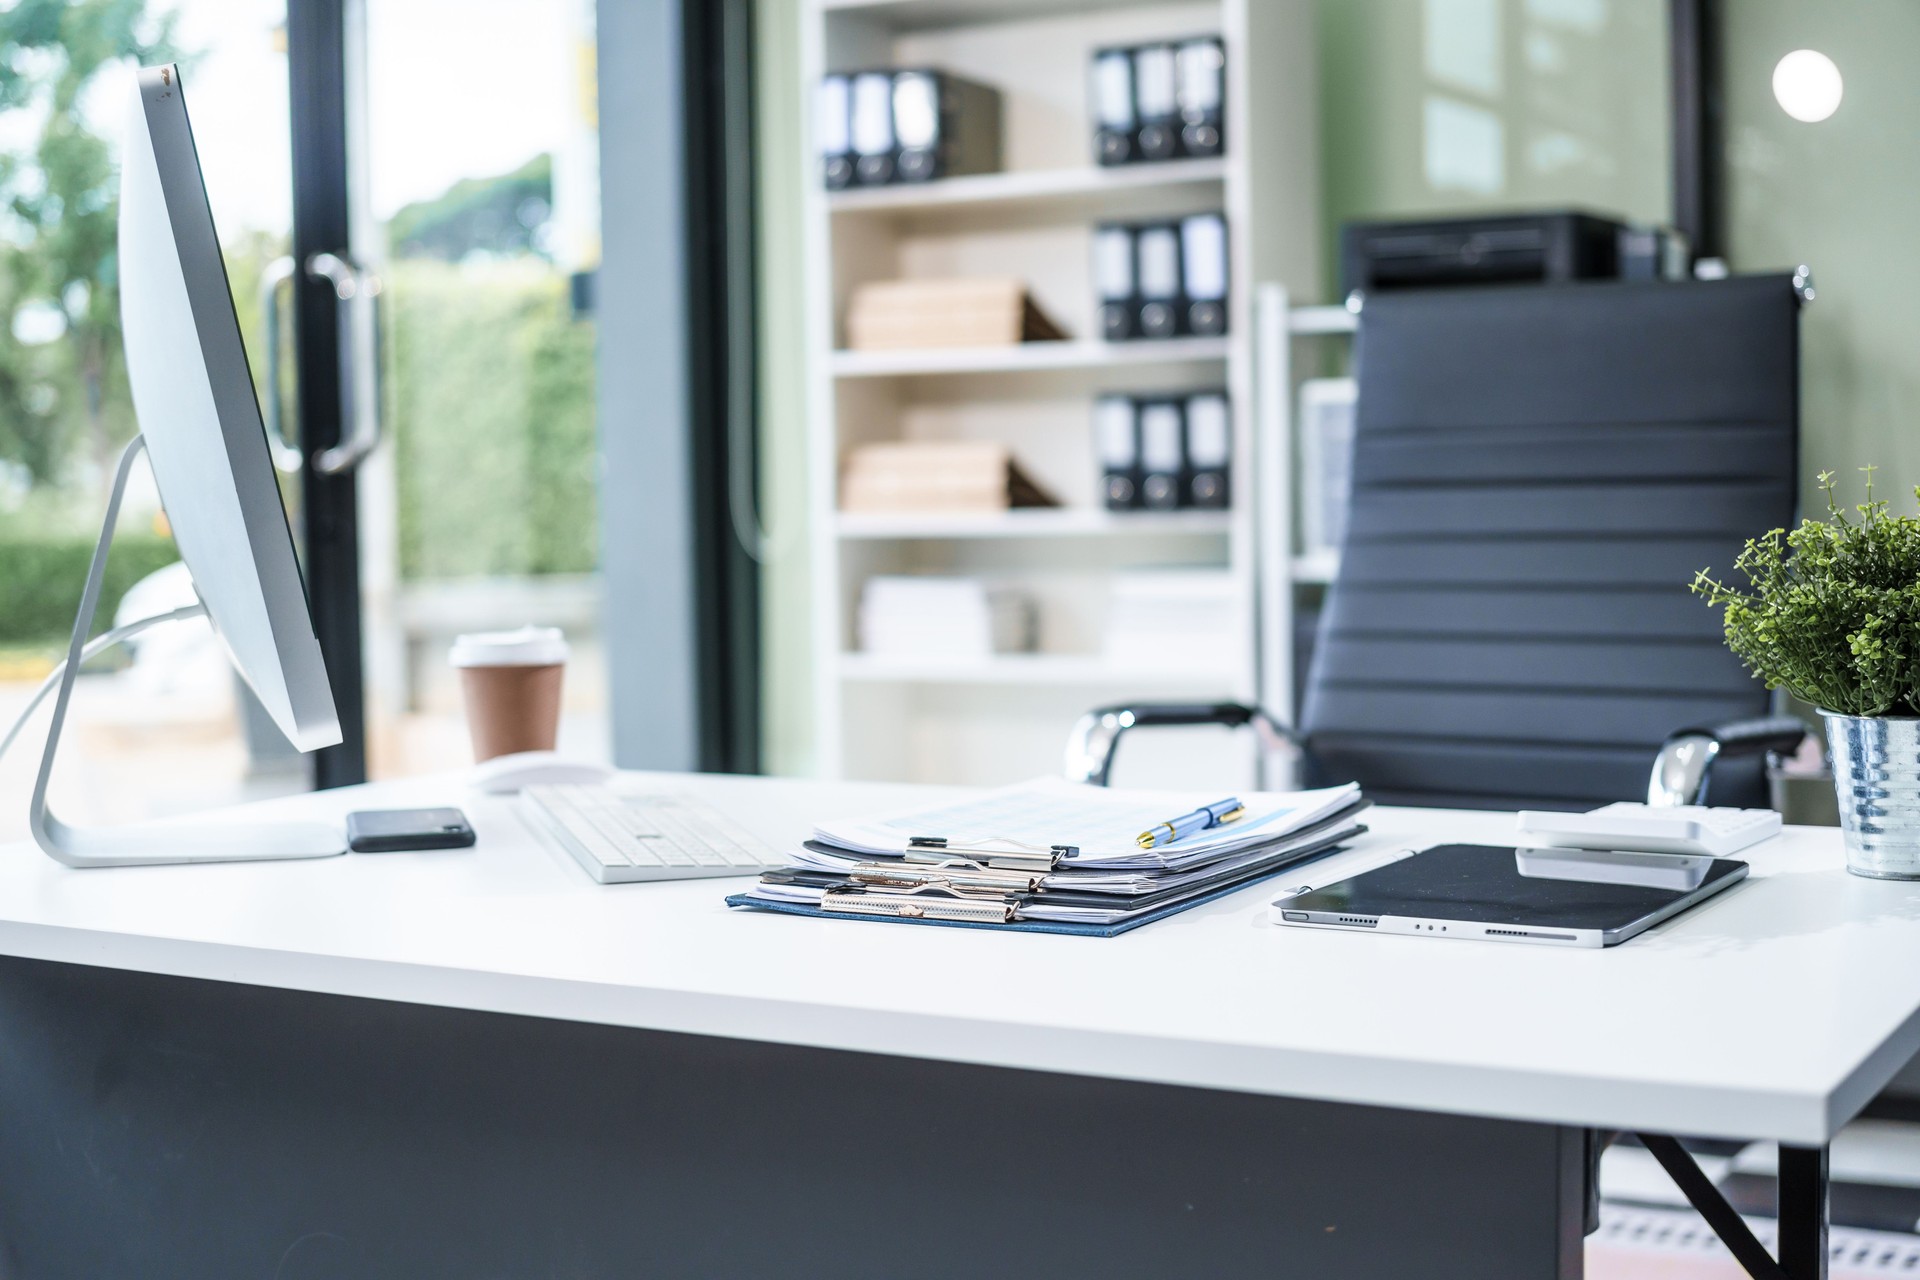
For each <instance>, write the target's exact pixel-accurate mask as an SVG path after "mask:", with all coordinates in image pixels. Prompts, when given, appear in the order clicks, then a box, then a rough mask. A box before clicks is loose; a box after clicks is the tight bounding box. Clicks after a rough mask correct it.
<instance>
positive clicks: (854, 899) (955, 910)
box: [820, 885, 1014, 924]
mask: <svg viewBox="0 0 1920 1280" xmlns="http://www.w3.org/2000/svg"><path fill="white" fill-rule="evenodd" d="M820 906H821V908H822V909H823V910H826V911H844V912H846V913H848V914H849V915H865V916H893V917H896V918H898V919H902V920H967V921H971V922H973V923H976V924H1005V923H1007V922H1008V921H1009V920H1012V919H1013V911H1014V904H1013V903H1011V902H1008V901H1007V900H1006V899H1004V898H996V897H994V896H992V895H990V894H966V893H957V892H955V891H953V890H951V889H944V888H941V887H939V886H936V885H922V886H920V887H918V888H914V889H904V890H895V891H893V892H866V891H863V890H860V889H829V890H828V891H827V892H826V893H824V894H822V895H820Z"/></svg>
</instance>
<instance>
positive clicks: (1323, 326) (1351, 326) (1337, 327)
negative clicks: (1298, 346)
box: [1287, 307, 1360, 334]
mask: <svg viewBox="0 0 1920 1280" xmlns="http://www.w3.org/2000/svg"><path fill="white" fill-rule="evenodd" d="M1287 328H1289V329H1291V330H1292V331H1293V332H1295V333H1299V334H1313V333H1354V332H1357V331H1358V330H1359V328H1360V315H1359V313H1358V312H1355V311H1349V310H1347V309H1346V308H1345V307H1295V308H1294V309H1293V311H1292V312H1291V313H1289V315H1288V316H1287Z"/></svg>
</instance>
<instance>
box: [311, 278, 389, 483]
mask: <svg viewBox="0 0 1920 1280" xmlns="http://www.w3.org/2000/svg"><path fill="white" fill-rule="evenodd" d="M307 276H308V278H310V279H314V280H325V281H326V282H327V283H329V284H331V285H332V286H333V296H334V298H335V299H337V300H338V302H339V304H340V305H339V307H338V314H339V317H340V443H338V444H336V445H334V446H333V447H332V448H328V449H322V450H321V451H320V452H319V453H317V454H315V455H314V458H313V467H314V470H316V471H318V472H320V473H321V474H323V475H330V476H333V475H340V474H342V473H344V472H348V471H351V470H353V469H354V468H355V467H357V466H359V465H360V463H361V462H362V461H363V460H364V459H365V458H366V456H367V455H368V454H370V453H372V452H373V451H374V449H375V448H376V447H377V446H378V445H379V443H380V395H379V383H378V376H379V359H380V343H379V332H380V329H379V312H378V306H379V303H378V299H379V297H380V290H381V280H380V277H379V276H378V275H376V274H374V273H373V272H371V271H368V270H367V269H366V268H364V267H360V266H357V265H356V264H355V263H354V262H353V261H352V260H351V259H349V258H347V257H346V256H345V255H344V254H337V253H316V254H314V255H313V256H312V257H311V258H308V259H307Z"/></svg>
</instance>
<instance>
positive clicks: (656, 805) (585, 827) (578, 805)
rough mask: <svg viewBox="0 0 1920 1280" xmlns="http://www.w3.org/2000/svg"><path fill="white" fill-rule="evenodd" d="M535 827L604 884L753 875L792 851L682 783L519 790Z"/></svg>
mask: <svg viewBox="0 0 1920 1280" xmlns="http://www.w3.org/2000/svg"><path fill="white" fill-rule="evenodd" d="M520 803H521V807H522V809H523V810H524V811H525V813H526V815H527V820H528V821H529V823H531V824H532V826H533V829H534V830H535V831H536V832H537V833H539V834H540V835H542V836H545V837H547V838H549V839H550V840H551V841H552V842H553V843H554V844H557V845H559V846H560V847H561V848H562V849H565V850H566V851H567V852H568V853H570V854H572V855H573V859H574V861H576V862H578V863H579V864H580V865H581V866H582V867H584V868H585V869H586V872H587V874H588V875H590V876H592V877H593V878H594V879H595V880H598V881H599V882H600V883H601V884H626V883H629V882H631V881H635V880H696V879H704V878H707V877H711V876H752V875H759V874H760V873H761V872H762V871H770V870H772V869H774V868H776V867H781V866H784V865H786V862H787V859H786V858H785V857H783V856H781V855H780V854H777V853H775V852H774V851H773V849H772V848H770V847H769V846H768V845H766V844H764V843H762V842H761V841H759V840H757V839H755V838H754V837H753V836H751V835H749V834H747V833H746V832H745V831H742V830H741V829H740V827H739V826H737V825H736V824H734V823H733V822H731V821H729V820H728V819H727V818H726V817H725V816H724V815H723V814H721V812H720V811H719V810H718V809H716V808H714V807H713V806H712V805H710V804H708V803H707V802H706V801H704V800H700V799H696V798H695V797H693V796H690V795H688V794H686V793H685V792H681V791H622V790H620V789H618V788H616V787H610V786H605V785H597V786H538V787H528V788H527V789H526V790H524V791H523V792H521V793H520Z"/></svg>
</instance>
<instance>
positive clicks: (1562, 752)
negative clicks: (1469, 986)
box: [1299, 275, 1799, 808]
mask: <svg viewBox="0 0 1920 1280" xmlns="http://www.w3.org/2000/svg"><path fill="white" fill-rule="evenodd" d="M1798 304H1799V298H1798V296H1797V294H1796V293H1795V292H1794V289H1793V287H1792V284H1791V282H1790V280H1789V279H1788V277H1786V276H1784V275H1783V276H1754V277H1743V278H1738V279H1732V280H1722V281H1714V282H1707V283H1694V282H1687V283H1588V284H1575V285H1564V286H1561V285H1547V286H1516V287H1502V288H1481V289H1471V290H1467V289H1459V290H1447V291H1444V292H1439V291H1436V292H1419V293H1405V294H1384V295H1379V296H1374V297H1369V298H1368V299H1367V301H1366V306H1365V309H1364V311H1363V312H1362V314H1361V323H1360V333H1359V338H1358V346H1357V348H1356V353H1355V367H1356V374H1357V377H1358V379H1359V405H1358V420H1357V423H1356V430H1355V438H1354V458H1353V499H1352V507H1351V511H1350V513H1349V516H1348V521H1347V540H1346V545H1345V547H1344V549H1343V551H1342V555H1341V561H1340V574H1339V578H1338V581H1336V582H1335V583H1334V584H1333V586H1332V587H1331V588H1330V589H1329V591H1328V596H1327V600H1326V604H1325V607H1324V609H1323V611H1322V614H1321V619H1320V630H1319V633H1318V637H1317V640H1316V643H1315V646H1314V654H1313V659H1312V665H1311V669H1310V670H1309V673H1308V679H1307V696H1306V703H1305V707H1304V709H1303V714H1302V715H1301V717H1300V724H1299V728H1300V730H1301V732H1302V733H1303V735H1304V736H1305V737H1306V739H1307V744H1308V749H1309V762H1310V763H1309V765H1308V771H1309V774H1310V776H1312V777H1313V778H1314V780H1316V781H1319V782H1328V781H1344V780H1347V779H1353V780H1357V781H1359V782H1360V783H1361V784H1362V785H1363V786H1364V787H1365V788H1366V790H1367V791H1368V793H1369V794H1370V795H1372V796H1373V797H1374V798H1375V799H1378V800H1382V801H1388V802H1392V803H1397V804H1431V805H1442V806H1448V807H1487V808H1516V807H1532V808H1573V807H1590V806H1592V805H1594V804H1598V803H1604V802H1606V801H1610V800H1638V799H1644V798H1645V795H1646V787H1647V777H1648V773H1649V771H1650V769H1651V767H1652V763H1653V757H1654V754H1655V752H1656V751H1657V749H1658V748H1659V746H1660V744H1661V742H1662V741H1664V740H1665V738H1666V737H1667V735H1668V734H1669V733H1671V732H1674V731H1676V730H1679V729H1681V728H1685V727H1689V726H1694V725H1699V724H1711V723H1716V722H1721V721H1726V720H1731V719H1736V718H1741V717H1748V716H1754V715H1760V714H1764V713H1765V712H1766V710H1767V707H1768V694H1767V691H1766V689H1765V688H1764V687H1763V686H1762V685H1761V684H1760V682H1759V681H1757V680H1754V679H1753V678H1752V677H1750V676H1749V675H1748V674H1747V673H1746V672H1745V671H1744V670H1743V669H1742V668H1741V665H1740V663H1739V662H1738V660H1736V659H1735V658H1734V657H1733V656H1732V655H1731V654H1730V653H1729V652H1728V651H1727V649H1726V647H1725V646H1724V644H1723V643H1722V640H1721V631H1720V623H1719V615H1718V613H1717V611H1715V610H1711V609H1709V608H1708V607H1707V606H1706V605H1705V603H1703V602H1702V601H1701V600H1700V599H1699V598H1697V597H1695V596H1693V595H1691V594H1690V593H1689V591H1688V584H1689V582H1690V581H1691V580H1692V578H1693V574H1694V572H1695V570H1698V569H1701V568H1705V567H1711V568H1712V569H1713V570H1714V571H1715V573H1716V574H1718V575H1722V576H1724V575H1728V574H1731V573H1732V572H1733V560H1734V557H1735V555H1736V554H1737V553H1738V552H1739V549H1740V547H1741V545H1742V543H1743V542H1744V541H1745V539H1747V538H1748V537H1751V536H1754V535H1756V534H1761V533H1764V532H1766V531H1767V530H1769V529H1774V528H1780V527H1784V526H1787V525H1789V524H1790V523H1791V521H1792V519H1793V515H1794V510H1795V491H1796V471H1797V462H1798V450H1799V442H1798V435H1799V375H1798V366H1799V329H1798ZM1754 776H1755V775H1753V774H1749V775H1748V778H1747V779H1746V780H1745V782H1744V783H1743V784H1741V786H1740V787H1739V788H1738V789H1739V790H1742V791H1745V792H1746V794H1739V795H1736V794H1734V792H1735V790H1736V788H1735V787H1734V786H1732V785H1729V784H1730V783H1731V781H1732V780H1731V779H1729V780H1726V781H1724V782H1723V781H1722V780H1721V779H1720V778H1718V777H1716V780H1715V785H1714V798H1715V800H1716V801H1717V802H1719V803H1723V804H1724V803H1743V804H1759V803H1764V801H1763V800H1762V799H1761V798H1760V797H1759V795H1758V794H1756V793H1755V791H1754V787H1753V778H1754Z"/></svg>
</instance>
